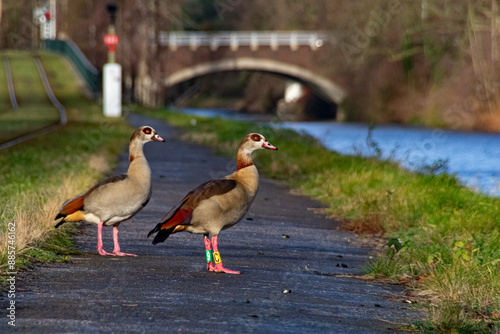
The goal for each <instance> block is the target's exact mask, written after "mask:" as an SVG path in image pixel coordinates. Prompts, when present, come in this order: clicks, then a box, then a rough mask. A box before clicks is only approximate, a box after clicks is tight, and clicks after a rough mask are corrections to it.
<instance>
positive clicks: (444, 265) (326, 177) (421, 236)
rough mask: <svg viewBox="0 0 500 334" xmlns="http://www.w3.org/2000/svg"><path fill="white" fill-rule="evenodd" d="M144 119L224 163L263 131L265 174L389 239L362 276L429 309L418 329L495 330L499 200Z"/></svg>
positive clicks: (227, 128)
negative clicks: (390, 285)
mask: <svg viewBox="0 0 500 334" xmlns="http://www.w3.org/2000/svg"><path fill="white" fill-rule="evenodd" d="M138 111H139V112H141V110H138ZM142 112H143V113H145V114H147V115H149V116H154V117H159V118H162V119H164V120H166V121H168V122H169V123H171V124H173V125H176V126H179V127H181V128H183V129H184V130H187V132H186V135H185V138H186V139H188V140H191V141H195V142H197V143H201V144H205V145H210V146H214V147H216V148H217V149H218V152H219V153H223V154H226V155H228V154H229V155H230V156H232V154H234V152H235V151H236V149H237V146H238V144H239V142H240V140H241V138H242V137H243V136H244V135H245V134H246V133H248V132H260V133H262V134H263V135H264V136H266V138H268V139H269V141H270V142H271V143H273V144H274V145H276V146H277V147H279V149H280V151H279V154H263V155H260V156H259V157H258V159H256V161H258V165H259V170H261V171H262V172H263V173H264V174H265V175H266V176H268V177H272V178H276V179H280V180H284V181H286V182H288V183H289V184H290V185H291V186H292V187H298V188H299V189H300V190H301V192H302V193H303V194H305V195H309V196H312V197H314V198H317V199H319V200H320V201H322V202H324V203H326V204H327V205H328V209H327V212H328V214H330V215H331V216H332V217H335V218H337V219H340V220H342V221H344V222H345V226H346V227H348V228H349V229H351V230H354V231H356V232H358V233H360V234H366V235H367V237H370V235H372V234H373V233H376V234H377V233H378V234H380V235H382V236H384V237H385V238H386V240H388V242H387V244H386V245H385V246H384V248H383V249H382V250H381V253H382V254H381V255H380V256H379V257H377V259H376V260H374V261H373V262H371V263H369V264H368V266H367V268H366V270H367V273H368V274H369V275H371V276H372V277H375V278H391V279H393V280H400V281H405V282H407V283H409V284H410V285H411V286H412V287H413V288H414V289H415V290H414V294H415V295H416V296H418V299H419V300H420V301H421V302H422V303H423V304H424V305H425V307H426V308H427V309H428V311H429V319H428V321H426V322H425V323H420V324H418V326H419V329H420V330H421V331H424V332H426V331H429V332H432V331H445V332H470V331H475V332H489V331H495V330H499V329H500V324H499V319H500V274H499V273H500V233H499V225H500V218H499V217H500V199H498V198H490V197H487V196H485V195H482V194H477V193H474V192H473V191H471V190H469V189H467V188H465V187H463V186H461V185H460V184H459V182H458V181H457V179H456V178H455V177H453V176H450V175H443V174H441V175H424V174H421V173H416V172H408V171H405V170H402V169H401V168H399V167H398V166H397V165H396V164H395V163H392V162H390V161H380V160H377V159H374V158H362V157H359V156H344V155H340V154H337V153H336V152H332V151H328V150H326V149H325V148H323V147H322V146H321V145H320V144H319V143H318V142H317V141H316V140H315V139H313V138H311V137H308V136H305V135H300V134H297V133H296V132H294V131H291V130H285V129H273V128H271V127H268V126H264V125H256V124H253V123H244V122H235V121H228V120H221V119H217V118H199V117H193V116H186V115H181V114H177V113H172V112H167V111H164V110H163V111H142ZM256 153H257V154H258V152H256Z"/></svg>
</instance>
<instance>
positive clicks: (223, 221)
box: [148, 133, 277, 274]
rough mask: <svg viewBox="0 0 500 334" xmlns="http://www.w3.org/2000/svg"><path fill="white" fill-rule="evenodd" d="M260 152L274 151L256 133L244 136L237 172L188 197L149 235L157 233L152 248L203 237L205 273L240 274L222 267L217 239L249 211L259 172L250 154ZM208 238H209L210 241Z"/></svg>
mask: <svg viewBox="0 0 500 334" xmlns="http://www.w3.org/2000/svg"><path fill="white" fill-rule="evenodd" d="M263 148H266V149H271V150H277V148H276V147H274V146H273V145H271V144H270V143H269V142H268V141H267V140H266V139H265V138H264V136H262V135H260V134H258V133H250V134H248V135H247V136H245V138H243V140H242V141H241V143H240V146H239V148H238V155H237V170H236V171H235V172H234V173H232V174H231V175H227V176H226V177H224V178H223V179H217V180H210V181H207V182H205V183H203V184H201V185H199V186H198V187H196V188H194V189H193V190H191V191H190V192H189V193H187V195H186V196H184V198H183V199H182V200H181V201H180V202H179V203H178V204H177V205H176V206H175V207H173V208H172V209H171V210H170V211H169V212H168V213H167V214H166V215H165V216H164V217H163V219H162V220H161V222H160V223H159V224H158V225H156V227H155V228H154V229H153V230H151V231H150V232H149V234H148V237H149V236H151V234H153V233H156V232H158V234H157V235H156V236H155V238H154V240H153V245H155V244H157V243H159V242H163V241H165V240H166V239H167V238H168V236H169V235H170V234H172V233H177V232H190V233H194V234H203V235H204V236H205V238H204V242H205V249H206V258H207V269H208V270H209V271H215V272H224V273H228V274H239V273H240V272H239V271H234V270H230V269H226V268H224V267H223V265H222V260H221V257H220V253H219V246H218V242H217V236H218V235H219V232H220V231H221V230H224V229H227V228H230V227H231V226H234V225H235V224H236V223H238V221H240V219H241V218H242V217H243V215H245V213H246V212H247V211H248V209H249V208H250V205H251V204H252V201H253V199H254V198H255V195H256V194H257V190H258V189H259V172H258V171H257V168H256V167H255V165H254V164H253V161H252V155H251V154H252V152H253V151H255V150H258V149H263ZM209 234H211V235H212V240H211V241H210V239H209V238H208V236H209ZM212 248H213V249H212ZM212 261H213V262H215V265H214V264H213V263H212Z"/></svg>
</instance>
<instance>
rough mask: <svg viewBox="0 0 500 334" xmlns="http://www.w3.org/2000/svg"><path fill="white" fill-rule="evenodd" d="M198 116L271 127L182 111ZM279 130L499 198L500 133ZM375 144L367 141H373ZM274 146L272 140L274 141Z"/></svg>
mask: <svg viewBox="0 0 500 334" xmlns="http://www.w3.org/2000/svg"><path fill="white" fill-rule="evenodd" d="M182 111H183V112H184V113H187V114H193V115H198V116H209V117H221V118H230V119H239V120H249V121H259V122H271V118H270V117H269V116H267V117H266V116H258V118H255V116H253V115H245V114H238V113H235V112H231V111H228V110H204V109H183V110H182ZM270 124H272V126H274V127H283V128H288V129H293V130H296V131H298V132H304V133H307V134H309V135H311V136H313V137H315V138H317V139H319V140H320V141H321V143H322V144H323V145H324V146H325V147H326V148H328V149H330V150H334V151H337V152H339V153H342V154H361V155H364V156H373V155H379V156H381V158H390V159H391V160H394V161H397V162H398V163H400V164H401V165H402V166H403V167H405V168H408V169H411V170H420V171H425V170H428V168H429V167H433V166H434V167H443V168H441V169H439V171H438V172H443V171H444V172H447V173H449V174H454V175H456V176H457V178H458V179H459V180H460V181H461V182H462V183H463V184H464V185H466V186H468V187H470V188H472V189H474V190H476V191H479V192H483V193H485V194H487V195H490V196H500V134H490V133H477V132H459V131H445V130H436V129H434V130H433V129H423V128H416V127H403V126H397V125H377V126H375V127H374V128H372V129H371V131H370V127H369V125H368V124H363V123H337V122H293V123H291V122H290V123H270ZM369 136H370V137H371V140H368V141H367V138H368V137H369ZM271 142H272V141H271Z"/></svg>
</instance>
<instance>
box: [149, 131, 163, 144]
mask: <svg viewBox="0 0 500 334" xmlns="http://www.w3.org/2000/svg"><path fill="white" fill-rule="evenodd" d="M151 140H154V141H159V142H165V139H163V138H162V137H160V136H158V134H157V133H155V135H154V136H153V137H152V138H151Z"/></svg>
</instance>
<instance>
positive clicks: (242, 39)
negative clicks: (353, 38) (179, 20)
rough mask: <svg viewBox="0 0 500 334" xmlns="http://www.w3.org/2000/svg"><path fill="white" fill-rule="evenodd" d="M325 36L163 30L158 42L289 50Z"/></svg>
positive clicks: (313, 33)
mask: <svg viewBox="0 0 500 334" xmlns="http://www.w3.org/2000/svg"><path fill="white" fill-rule="evenodd" d="M328 39H329V38H328V36H327V35H326V34H325V33H323V32H317V31H220V32H214V33H210V32H187V31H171V32H166V31H162V32H160V33H159V36H158V41H159V44H160V45H162V46H169V47H170V48H171V49H173V50H175V49H177V48H178V47H181V46H189V47H190V48H193V49H196V48H198V47H199V46H210V47H211V48H212V49H213V50H215V49H217V48H218V47H219V46H229V47H230V48H231V49H237V48H238V47H239V46H250V47H251V48H252V49H257V48H258V47H259V46H269V47H271V48H272V49H277V48H278V47H280V46H289V47H290V48H291V49H292V50H294V49H297V48H298V47H299V46H304V45H305V46H309V47H311V49H317V48H319V47H321V46H322V45H323V44H324V42H325V41H326V40H328Z"/></svg>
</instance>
